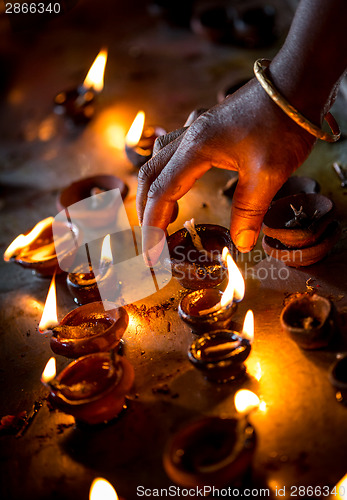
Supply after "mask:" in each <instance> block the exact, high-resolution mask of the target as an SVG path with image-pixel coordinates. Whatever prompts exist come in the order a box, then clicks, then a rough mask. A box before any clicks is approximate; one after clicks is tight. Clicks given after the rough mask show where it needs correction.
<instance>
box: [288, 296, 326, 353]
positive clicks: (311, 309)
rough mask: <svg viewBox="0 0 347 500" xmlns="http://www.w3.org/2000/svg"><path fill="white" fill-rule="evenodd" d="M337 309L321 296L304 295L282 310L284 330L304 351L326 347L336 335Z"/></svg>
mask: <svg viewBox="0 0 347 500" xmlns="http://www.w3.org/2000/svg"><path fill="white" fill-rule="evenodd" d="M335 316H336V312H335V308H334V306H333V304H332V303H331V302H330V300H328V299H326V298H324V297H321V296H320V295H316V294H315V295H303V297H301V298H298V299H295V300H293V301H291V302H289V303H288V304H287V305H286V306H285V307H284V309H283V310H282V313H281V317H280V321H281V325H282V328H283V330H284V331H285V332H286V333H287V334H288V335H289V336H290V337H291V338H292V339H293V340H294V341H295V342H296V343H297V344H298V345H299V346H300V347H302V348H303V349H320V348H322V347H326V346H327V345H328V344H329V342H330V340H331V338H332V335H333V333H334V330H335V328H336V326H335V323H336V321H335Z"/></svg>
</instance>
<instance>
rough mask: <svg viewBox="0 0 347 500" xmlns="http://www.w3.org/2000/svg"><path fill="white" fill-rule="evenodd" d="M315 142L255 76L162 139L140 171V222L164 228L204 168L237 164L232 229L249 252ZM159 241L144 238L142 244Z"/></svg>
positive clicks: (146, 246)
mask: <svg viewBox="0 0 347 500" xmlns="http://www.w3.org/2000/svg"><path fill="white" fill-rule="evenodd" d="M313 144H314V138H313V137H312V136H311V135H310V134H308V133H307V132H306V131H305V130H303V129H302V128H300V127H299V126H298V125H297V124H296V123H294V122H293V121H292V120H291V119H290V118H288V117H287V116H286V115H285V114H284V113H283V111H282V110H281V109H279V108H278V107H277V106H276V104H274V103H273V102H272V101H271V99H270V98H269V97H268V96H267V95H266V93H265V92H264V90H263V89H262V88H261V87H260V85H259V84H258V83H257V81H256V80H251V81H250V82H249V83H248V84H246V85H245V86H244V87H242V88H241V89H240V90H238V91H237V92H235V93H234V94H232V95H231V96H230V97H228V98H227V99H225V101H224V102H223V103H221V104H219V105H217V106H215V107H213V108H212V109H210V110H209V111H207V112H205V113H203V114H202V115H201V116H199V117H198V118H197V119H196V120H195V121H193V123H192V124H191V125H190V126H189V127H188V128H187V129H180V130H179V131H175V132H173V133H171V134H168V135H167V136H164V137H163V138H161V139H160V143H159V145H158V146H157V148H156V151H157V152H156V154H155V155H154V156H153V157H152V159H151V160H150V161H149V162H147V163H146V164H145V165H144V166H143V167H142V168H141V170H140V172H139V177H138V192H137V211H138V217H139V220H140V223H141V224H142V225H143V226H156V227H159V228H161V229H163V230H165V229H166V228H167V226H168V224H169V223H170V221H171V218H172V214H173V211H174V207H175V204H176V201H177V200H178V199H180V198H181V197H182V196H183V195H184V194H185V193H187V191H189V189H190V188H191V187H192V186H193V184H194V182H195V181H196V180H197V179H199V178H200V177H201V176H202V175H203V174H204V173H205V172H206V171H207V170H209V169H210V168H211V167H218V168H225V169H228V170H237V171H238V172H239V181H238V185H237V188H236V191H235V194H234V197H233V203H232V209H231V223H230V231H231V237H232V240H233V242H234V244H235V245H236V247H237V248H238V249H239V250H240V251H241V252H248V251H250V250H251V249H252V248H253V246H254V245H255V243H256V241H257V238H258V234H259V231H260V227H261V223H262V220H263V216H264V214H265V213H266V211H267V209H268V207H269V204H270V202H271V200H272V198H273V197H274V195H275V193H276V192H277V191H278V189H279V188H280V187H281V186H282V184H283V183H284V182H285V180H286V179H287V178H288V177H289V175H290V174H291V173H292V172H293V171H294V170H295V169H296V168H297V167H298V166H300V165H301V163H302V162H303V161H304V160H305V159H306V157H307V156H308V154H309V152H310V151H311V149H312V146H313ZM157 243H158V242H153V241H151V242H149V241H146V238H145V239H144V249H145V250H149V249H150V248H151V247H153V246H155V244H157ZM153 260H154V261H155V260H156V258H155V257H153Z"/></svg>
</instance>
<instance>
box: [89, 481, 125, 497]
mask: <svg viewBox="0 0 347 500" xmlns="http://www.w3.org/2000/svg"><path fill="white" fill-rule="evenodd" d="M89 500H118V495H117V493H116V490H115V489H114V487H113V486H112V484H111V483H109V482H108V481H106V479H103V478H102V477H97V478H96V479H94V481H93V482H92V484H91V486H90V491H89Z"/></svg>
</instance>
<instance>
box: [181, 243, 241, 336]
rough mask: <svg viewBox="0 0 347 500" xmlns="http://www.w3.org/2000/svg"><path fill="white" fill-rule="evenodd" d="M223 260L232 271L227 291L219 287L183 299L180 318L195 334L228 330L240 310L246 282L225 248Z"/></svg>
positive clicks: (202, 290)
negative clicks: (236, 311)
mask: <svg viewBox="0 0 347 500" xmlns="http://www.w3.org/2000/svg"><path fill="white" fill-rule="evenodd" d="M222 260H223V261H226V263H227V269H228V284H227V286H226V289H225V291H224V292H222V291H221V290H218V289H216V288H203V289H201V290H194V291H193V292H190V293H188V294H187V295H185V296H184V297H183V299H182V300H181V302H180V303H179V306H178V314H179V316H180V318H181V319H182V320H183V321H184V322H185V323H187V324H188V325H189V326H190V328H191V329H192V331H193V333H195V334H197V335H201V334H202V333H206V332H211V331H214V330H222V329H226V328H227V327H228V325H229V323H230V321H231V317H232V315H233V314H234V312H235V310H236V307H237V305H236V303H235V302H239V301H240V300H242V299H243V297H244V294H245V282H244V279H243V276H242V274H241V272H240V271H239V269H238V267H237V265H236V263H235V261H234V260H233V258H232V256H231V255H230V252H229V250H228V249H227V248H226V247H225V248H224V249H223V252H222Z"/></svg>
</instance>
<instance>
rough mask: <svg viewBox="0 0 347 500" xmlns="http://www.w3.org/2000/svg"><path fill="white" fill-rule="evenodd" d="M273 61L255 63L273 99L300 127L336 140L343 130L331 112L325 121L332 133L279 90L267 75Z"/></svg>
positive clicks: (258, 76) (256, 70)
mask: <svg viewBox="0 0 347 500" xmlns="http://www.w3.org/2000/svg"><path fill="white" fill-rule="evenodd" d="M270 62H271V61H269V59H258V60H257V61H255V63H254V68H253V69H254V74H255V76H256V78H257V80H258V82H259V83H260V85H261V86H262V87H263V89H264V90H265V92H266V93H267V95H268V96H269V97H271V99H272V100H273V101H274V102H275V103H276V104H277V106H279V107H280V108H281V109H282V111H284V112H285V114H286V115H287V116H289V118H291V119H292V120H293V121H295V123H297V124H298V125H299V126H300V127H302V128H304V129H305V130H306V131H307V132H309V133H310V134H312V135H314V136H315V137H318V139H321V140H322V141H327V142H336V141H337V140H338V139H339V138H340V136H341V132H340V129H339V126H338V124H337V122H336V120H335V118H334V117H333V115H332V114H331V113H327V114H326V115H325V117H324V119H325V121H326V122H327V124H328V125H329V127H330V130H331V132H332V134H329V133H328V132H324V130H322V129H320V128H319V127H317V126H316V125H314V124H313V123H311V122H310V121H309V120H308V119H307V118H305V117H304V116H303V115H302V114H301V113H299V111H298V110H297V109H295V108H294V107H293V106H292V105H291V104H289V102H288V101H287V100H286V99H285V98H284V97H283V96H282V95H281V94H280V93H279V92H278V90H277V89H276V87H275V86H274V84H273V83H272V81H271V80H270V79H269V78H268V77H267V76H266V75H265V70H266V68H268V66H269V64H270Z"/></svg>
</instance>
